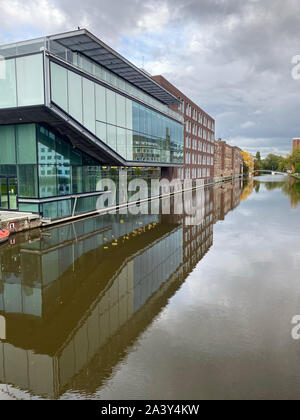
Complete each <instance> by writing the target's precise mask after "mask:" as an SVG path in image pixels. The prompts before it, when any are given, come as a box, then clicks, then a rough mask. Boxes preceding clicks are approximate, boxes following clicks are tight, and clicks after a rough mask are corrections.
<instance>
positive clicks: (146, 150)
mask: <svg viewBox="0 0 300 420" xmlns="http://www.w3.org/2000/svg"><path fill="white" fill-rule="evenodd" d="M50 68H51V98H52V101H53V103H55V104H56V105H57V106H59V107H60V108H61V109H62V110H64V111H65V112H67V113H68V114H69V115H70V116H71V117H73V118H74V119H75V120H76V121H78V122H79V123H80V124H82V125H83V126H84V127H85V128H87V129H88V130H89V131H90V132H91V133H93V134H94V135H96V136H97V137H98V138H99V139H100V140H101V141H103V142H104V143H106V144H107V145H108V146H109V147H110V148H111V149H113V150H114V151H116V152H117V153H118V154H119V155H121V156H122V157H123V158H124V159H126V160H128V161H135V162H155V163H170V164H178V163H179V164H182V163H183V126H182V124H180V123H179V122H177V121H175V120H172V119H171V118H168V117H166V116H164V115H163V114H160V113H159V112H156V111H154V110H153V109H151V108H148V107H147V106H144V105H141V104H139V103H138V102H135V101H132V100H131V99H129V98H127V97H125V96H123V95H121V94H119V93H117V92H115V91H113V90H111V89H108V88H106V87H104V86H102V85H100V84H98V83H96V82H93V81H91V80H89V79H87V78H86V77H83V76H80V75H78V74H76V73H74V72H73V71H71V70H68V69H66V68H64V67H62V66H60V65H58V64H56V63H53V62H51V65H50Z"/></svg>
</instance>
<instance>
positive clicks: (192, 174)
mask: <svg viewBox="0 0 300 420" xmlns="http://www.w3.org/2000/svg"><path fill="white" fill-rule="evenodd" d="M211 173H212V172H211V169H210V168H186V169H185V179H196V178H198V179H200V178H209V177H210V175H211Z"/></svg>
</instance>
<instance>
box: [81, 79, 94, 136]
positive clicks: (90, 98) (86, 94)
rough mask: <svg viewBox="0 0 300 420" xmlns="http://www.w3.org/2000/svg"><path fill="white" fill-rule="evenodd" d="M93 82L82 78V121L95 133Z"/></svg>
mask: <svg viewBox="0 0 300 420" xmlns="http://www.w3.org/2000/svg"><path fill="white" fill-rule="evenodd" d="M94 85H95V84H94V83H93V82H91V81H90V80H87V79H85V78H84V79H83V123H84V125H85V127H86V128H87V129H88V130H90V131H91V132H92V133H94V134H95V132H96V111H95V91H94Z"/></svg>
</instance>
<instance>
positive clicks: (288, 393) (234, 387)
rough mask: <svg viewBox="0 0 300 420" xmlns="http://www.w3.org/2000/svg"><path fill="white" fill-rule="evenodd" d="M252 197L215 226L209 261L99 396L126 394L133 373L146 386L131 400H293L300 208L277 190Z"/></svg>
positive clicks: (295, 392) (299, 294)
mask: <svg viewBox="0 0 300 420" xmlns="http://www.w3.org/2000/svg"><path fill="white" fill-rule="evenodd" d="M258 195H260V199H259V200H258V201H257V203H255V204H254V203H253V200H249V201H246V202H245V203H243V205H242V206H241V207H243V208H242V209H241V208H239V210H236V211H235V212H233V213H231V214H230V215H228V216H227V218H226V220H225V222H224V223H223V224H218V225H216V226H215V228H214V245H213V247H212V248H211V249H210V251H209V253H208V254H207V255H206V256H205V258H203V259H202V261H200V262H199V264H198V265H197V267H196V268H195V270H194V271H193V272H192V273H191V274H190V276H189V278H188V279H187V281H186V283H185V284H184V285H183V286H182V288H181V289H180V292H179V293H177V295H175V296H174V297H173V298H172V299H171V300H170V304H169V305H168V307H167V309H166V310H165V311H164V316H162V317H160V318H159V319H158V320H157V322H155V323H154V324H153V325H152V326H151V327H150V329H149V330H148V334H147V337H144V339H143V340H142V341H140V348H139V350H138V352H136V353H133V354H130V355H129V357H128V359H127V366H126V367H125V368H124V369H121V370H119V371H118V373H117V374H116V376H115V377H114V378H112V380H111V381H109V383H108V384H107V385H108V386H107V387H104V388H102V389H101V390H99V392H98V397H100V396H101V397H102V398H107V397H110V398H111V397H120V396H121V395H123V394H122V391H124V387H123V386H122V384H125V383H126V380H128V381H129V378H130V373H131V372H132V369H134V368H135V367H137V370H138V371H139V372H141V371H142V372H144V379H142V382H139V381H140V380H141V378H139V379H138V382H139V383H138V384H137V383H136V382H135V381H132V382H131V384H130V394H131V395H135V393H136V392H138V393H139V394H140V395H142V396H143V397H144V398H149V397H151V398H155V397H158V396H160V397H161V398H174V397H176V396H179V395H180V397H181V398H186V397H187V398H189V399H192V398H198V399H199V398H218V397H222V398H246V399H247V398H250V399H251V398H257V397H265V398H272V397H276V396H277V398H278V397H280V398H286V397H292V396H299V391H300V387H299V383H300V381H299V375H298V373H297V372H295V366H297V365H298V364H299V351H298V349H299V344H298V348H297V347H296V346H297V344H295V343H294V342H292V340H291V337H290V320H291V317H292V316H293V315H294V314H295V313H300V303H299V302H300V300H299V298H300V284H299V281H298V278H299V265H298V262H299V255H300V244H299V241H298V238H299V227H300V223H299V220H300V217H299V210H298V211H297V212H296V215H295V216H291V214H290V206H289V203H288V201H287V200H285V199H284V198H283V196H282V194H281V192H280V190H274V191H268V192H267V191H265V190H264V189H262V191H261V193H260V194H256V196H258ZM254 206H256V208H255V207H254ZM285 212H287V213H286V214H285ZM290 216H291V217H290ZM266 221H268V224H267V225H266ZM297 221H298V222H297ZM279 222H280V223H279ZM157 355H159V358H158V356H157ZM150 383H152V384H153V383H155V384H156V387H155V389H153V388H152V387H149V384H150ZM196 384H197V385H196ZM126 394H127V391H126ZM123 396H124V395H123Z"/></svg>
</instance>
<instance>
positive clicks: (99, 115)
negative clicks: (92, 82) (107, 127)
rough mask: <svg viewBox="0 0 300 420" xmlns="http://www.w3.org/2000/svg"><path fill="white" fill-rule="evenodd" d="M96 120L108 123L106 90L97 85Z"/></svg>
mask: <svg viewBox="0 0 300 420" xmlns="http://www.w3.org/2000/svg"><path fill="white" fill-rule="evenodd" d="M96 120H97V121H101V122H104V123H106V121H107V117H106V89H105V88H104V87H103V86H100V85H96Z"/></svg>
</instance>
